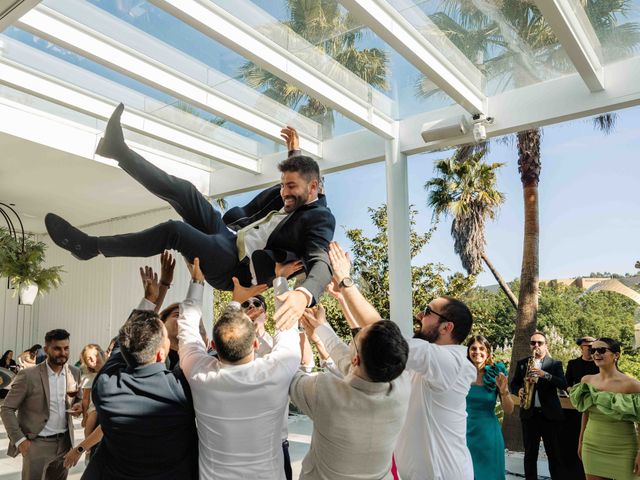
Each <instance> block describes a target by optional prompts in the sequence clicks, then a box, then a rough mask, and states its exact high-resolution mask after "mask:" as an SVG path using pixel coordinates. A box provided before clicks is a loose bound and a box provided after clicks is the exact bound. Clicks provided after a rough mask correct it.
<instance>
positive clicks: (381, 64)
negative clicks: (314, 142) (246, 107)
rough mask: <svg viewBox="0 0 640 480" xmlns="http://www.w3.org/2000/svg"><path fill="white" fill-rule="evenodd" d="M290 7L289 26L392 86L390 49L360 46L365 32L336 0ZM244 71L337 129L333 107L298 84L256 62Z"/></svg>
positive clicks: (369, 78) (296, 2) (292, 1)
mask: <svg viewBox="0 0 640 480" xmlns="http://www.w3.org/2000/svg"><path fill="white" fill-rule="evenodd" d="M287 7H288V10H289V20H288V21H286V22H284V24H285V25H286V26H288V27H289V28H291V30H293V31H294V32H295V33H297V34H298V35H300V36H301V37H302V38H304V39H305V40H307V41H308V42H309V43H311V44H312V45H314V46H315V48H317V49H318V50H320V51H321V52H324V53H326V54H327V55H329V56H330V57H332V58H333V59H334V60H336V61H337V62H338V63H340V64H341V65H343V66H344V67H346V68H347V69H348V70H350V71H351V72H353V73H354V74H356V75H357V76H358V77H360V78H362V79H363V80H364V81H365V82H367V83H368V84H370V85H372V86H373V87H376V88H378V89H380V90H386V89H387V88H388V85H387V80H386V78H387V54H386V52H384V51H383V50H380V49H378V48H359V47H358V42H359V40H360V39H361V38H362V35H363V33H362V29H361V28H360V24H359V23H358V22H357V21H356V20H355V19H354V18H353V17H352V16H351V15H350V14H349V13H346V12H345V11H344V10H343V9H342V8H341V7H340V5H339V3H338V2H337V1H336V0H287ZM240 74H241V75H242V77H243V78H244V79H245V81H246V82H247V83H248V84H249V85H251V86H252V87H255V88H258V89H260V90H261V91H262V93H264V94H265V95H267V96H269V97H271V98H273V99H274V100H277V101H279V102H282V103H284V104H285V105H288V106H289V107H291V108H293V109H295V110H297V111H299V112H300V113H301V114H303V115H305V116H307V117H311V118H313V119H315V120H316V121H318V122H319V123H321V124H322V125H324V127H325V128H327V129H328V130H329V131H330V130H331V129H332V128H333V123H334V118H333V110H331V109H330V108H327V107H325V106H324V105H323V104H322V103H321V102H319V101H318V100H316V99H315V98H312V97H310V96H308V95H307V94H305V93H304V92H303V91H302V90H300V89H299V88H298V87H296V86H295V85H291V84H289V83H287V82H286V81H284V80H282V79H280V78H278V77H276V76H275V75H273V74H272V73H270V72H268V71H266V70H263V69H262V68H260V67H258V66H257V65H255V64H254V63H253V62H247V63H245V64H244V65H242V66H241V67H240Z"/></svg>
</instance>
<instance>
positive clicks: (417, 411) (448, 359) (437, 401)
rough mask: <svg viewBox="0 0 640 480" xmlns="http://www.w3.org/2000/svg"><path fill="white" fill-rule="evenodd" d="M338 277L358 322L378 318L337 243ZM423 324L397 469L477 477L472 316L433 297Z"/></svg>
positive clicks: (435, 479)
mask: <svg viewBox="0 0 640 480" xmlns="http://www.w3.org/2000/svg"><path fill="white" fill-rule="evenodd" d="M329 259H330V261H331V267H332V269H333V276H334V279H336V281H337V282H338V283H339V284H340V285H341V286H342V294H343V296H344V298H345V301H346V302H347V304H348V305H349V308H350V309H351V311H352V312H353V314H354V316H355V317H356V318H357V320H358V323H359V324H360V325H370V324H372V323H374V322H376V321H378V320H379V319H380V315H379V314H378V312H377V311H376V310H375V309H374V308H373V306H371V304H369V303H368V302H367V301H366V299H365V298H364V297H363V296H362V294H361V293H360V292H359V291H358V289H357V288H356V287H355V286H354V285H353V281H352V280H351V278H350V277H349V275H350V271H351V263H350V261H349V259H348V257H347V256H346V254H345V252H344V251H343V250H342V248H341V247H340V246H339V245H338V244H337V243H335V242H332V243H331V245H330V247H329ZM417 318H418V320H420V322H421V324H422V327H421V328H420V330H419V331H418V332H417V333H416V334H415V336H414V338H412V339H410V340H409V359H408V361H407V370H409V372H410V374H411V397H410V400H409V412H408V414H407V420H406V422H405V424H404V427H403V428H402V431H401V432H400V436H399V438H398V443H397V445H396V449H395V452H394V455H395V459H396V465H397V468H398V473H399V474H400V476H401V478H403V479H409V480H427V479H428V480H473V464H472V462H471V454H470V453H469V449H468V448H467V446H466V444H467V440H466V429H467V413H466V397H467V393H468V392H469V389H470V388H471V384H472V383H473V382H474V381H475V379H476V369H475V367H474V366H473V365H472V364H471V362H469V361H468V360H467V353H466V348H465V347H464V346H463V345H461V343H462V342H463V341H464V339H465V338H466V337H467V335H469V332H470V330H471V326H472V324H473V318H472V316H471V312H470V311H469V309H468V308H467V306H466V305H465V304H464V303H462V302H461V301H459V300H456V299H454V298H451V297H440V298H437V299H435V300H432V301H431V302H430V303H429V305H428V306H427V307H425V309H424V310H423V311H422V312H421V313H420V314H418V317H417Z"/></svg>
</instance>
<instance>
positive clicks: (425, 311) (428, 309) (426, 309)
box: [422, 305, 451, 322]
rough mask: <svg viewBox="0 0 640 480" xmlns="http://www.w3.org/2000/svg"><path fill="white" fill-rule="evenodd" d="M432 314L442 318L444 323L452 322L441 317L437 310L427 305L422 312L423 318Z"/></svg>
mask: <svg viewBox="0 0 640 480" xmlns="http://www.w3.org/2000/svg"><path fill="white" fill-rule="evenodd" d="M430 313H433V314H434V315H436V316H438V317H440V318H441V319H442V320H443V321H445V322H450V321H451V320H449V319H448V318H447V317H445V316H444V315H440V314H439V313H438V312H436V311H435V310H433V309H432V308H431V306H429V305H427V306H426V307H424V310H422V316H423V317H426V316H427V315H429V314H430Z"/></svg>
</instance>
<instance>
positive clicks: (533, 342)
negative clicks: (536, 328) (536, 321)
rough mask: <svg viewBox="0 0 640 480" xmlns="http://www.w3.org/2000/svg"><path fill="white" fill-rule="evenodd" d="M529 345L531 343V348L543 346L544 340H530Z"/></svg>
mask: <svg viewBox="0 0 640 480" xmlns="http://www.w3.org/2000/svg"><path fill="white" fill-rule="evenodd" d="M529 343H531V346H532V347H538V346H542V345H544V340H531V342H529Z"/></svg>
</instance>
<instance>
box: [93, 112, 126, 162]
mask: <svg viewBox="0 0 640 480" xmlns="http://www.w3.org/2000/svg"><path fill="white" fill-rule="evenodd" d="M123 111H124V104H122V103H121V104H119V105H118V106H117V107H116V109H115V110H114V111H113V113H112V114H111V118H109V122H107V128H106V129H105V131H104V137H102V138H101V139H100V141H99V142H98V146H97V147H96V153H97V154H98V155H100V156H101V157H105V158H113V159H115V160H119V159H120V157H122V156H123V155H124V154H126V152H127V151H128V150H129V147H127V144H126V143H124V134H123V133H122V125H120V117H121V116H122V112H123Z"/></svg>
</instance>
